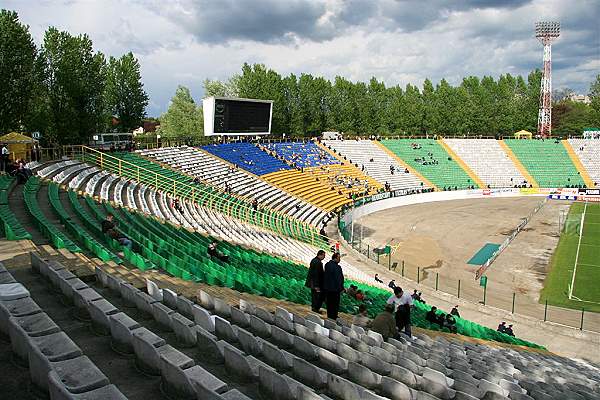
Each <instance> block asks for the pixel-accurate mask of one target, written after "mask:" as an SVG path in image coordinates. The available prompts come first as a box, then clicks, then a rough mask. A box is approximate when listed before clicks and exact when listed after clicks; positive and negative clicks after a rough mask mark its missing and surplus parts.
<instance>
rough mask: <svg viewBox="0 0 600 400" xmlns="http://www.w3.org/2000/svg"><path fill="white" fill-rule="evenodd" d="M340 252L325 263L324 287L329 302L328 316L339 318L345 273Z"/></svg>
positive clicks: (334, 318)
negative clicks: (341, 265) (341, 264)
mask: <svg viewBox="0 0 600 400" xmlns="http://www.w3.org/2000/svg"><path fill="white" fill-rule="evenodd" d="M339 263H340V253H333V256H331V260H330V261H328V262H327V264H325V273H324V276H323V289H324V290H325V301H326V302H327V318H330V319H333V320H337V317H338V312H339V309H340V294H341V293H342V292H343V291H344V273H343V272H342V267H340V264H339Z"/></svg>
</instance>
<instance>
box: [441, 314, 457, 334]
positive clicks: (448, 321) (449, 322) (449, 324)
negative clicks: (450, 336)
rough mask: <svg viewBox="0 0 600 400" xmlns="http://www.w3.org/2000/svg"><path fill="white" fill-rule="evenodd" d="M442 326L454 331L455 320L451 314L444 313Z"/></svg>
mask: <svg viewBox="0 0 600 400" xmlns="http://www.w3.org/2000/svg"><path fill="white" fill-rule="evenodd" d="M443 327H444V328H447V329H448V330H449V331H450V332H452V333H456V321H455V320H454V317H453V316H452V315H451V314H446V318H444V320H443Z"/></svg>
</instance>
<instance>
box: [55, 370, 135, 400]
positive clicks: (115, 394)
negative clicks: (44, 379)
mask: <svg viewBox="0 0 600 400" xmlns="http://www.w3.org/2000/svg"><path fill="white" fill-rule="evenodd" d="M48 384H49V388H50V398H51V399H52V400H106V399H111V400H127V397H125V396H124V395H123V393H121V391H120V390H119V389H117V387H116V386H115V385H106V386H102V387H100V388H98V389H92V390H89V391H87V392H84V393H71V392H69V390H68V389H67V387H66V386H65V384H64V383H63V382H62V381H61V378H60V377H59V376H58V374H57V373H56V372H55V371H50V373H49V374H48Z"/></svg>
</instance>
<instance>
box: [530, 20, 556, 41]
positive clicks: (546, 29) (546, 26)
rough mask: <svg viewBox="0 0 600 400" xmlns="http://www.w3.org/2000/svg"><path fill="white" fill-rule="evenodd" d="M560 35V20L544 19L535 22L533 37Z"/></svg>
mask: <svg viewBox="0 0 600 400" xmlns="http://www.w3.org/2000/svg"><path fill="white" fill-rule="evenodd" d="M559 35H560V22H555V21H544V22H536V23H535V37H538V38H548V37H558V36H559Z"/></svg>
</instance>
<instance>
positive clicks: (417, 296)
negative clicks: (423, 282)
mask: <svg viewBox="0 0 600 400" xmlns="http://www.w3.org/2000/svg"><path fill="white" fill-rule="evenodd" d="M422 294H423V292H419V293H417V289H415V290H414V292H413V294H412V295H411V297H412V299H413V300H414V301H418V302H421V303H423V304H425V301H424V300H423V298H422V297H421V295H422Z"/></svg>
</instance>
